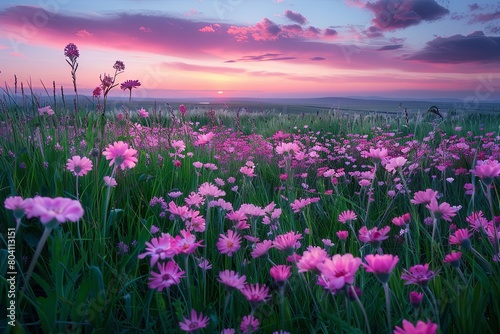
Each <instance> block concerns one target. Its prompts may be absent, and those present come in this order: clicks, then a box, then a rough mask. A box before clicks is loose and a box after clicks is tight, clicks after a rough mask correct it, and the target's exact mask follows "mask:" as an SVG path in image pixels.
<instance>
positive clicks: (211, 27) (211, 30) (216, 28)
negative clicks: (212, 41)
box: [198, 23, 220, 32]
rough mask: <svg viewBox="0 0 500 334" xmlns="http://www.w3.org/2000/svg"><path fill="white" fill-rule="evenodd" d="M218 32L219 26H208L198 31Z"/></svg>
mask: <svg viewBox="0 0 500 334" xmlns="http://www.w3.org/2000/svg"><path fill="white" fill-rule="evenodd" d="M216 30H217V31H220V24H217V23H216V24H211V25H208V26H204V27H203V28H200V29H198V31H200V32H215V31H216Z"/></svg>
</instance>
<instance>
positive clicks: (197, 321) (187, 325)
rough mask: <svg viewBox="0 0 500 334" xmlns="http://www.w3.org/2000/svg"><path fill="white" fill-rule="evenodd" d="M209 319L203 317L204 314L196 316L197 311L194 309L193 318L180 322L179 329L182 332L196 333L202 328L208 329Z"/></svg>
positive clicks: (192, 311)
mask: <svg viewBox="0 0 500 334" xmlns="http://www.w3.org/2000/svg"><path fill="white" fill-rule="evenodd" d="M208 321H209V319H208V317H206V316H203V313H201V312H200V314H199V315H198V314H196V311H195V310H194V309H192V310H191V317H189V318H186V317H185V318H184V321H180V322H179V327H180V328H181V330H183V331H184V332H188V333H191V332H194V331H196V330H198V329H200V328H205V327H207V324H208Z"/></svg>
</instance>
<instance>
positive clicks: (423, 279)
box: [401, 263, 436, 287]
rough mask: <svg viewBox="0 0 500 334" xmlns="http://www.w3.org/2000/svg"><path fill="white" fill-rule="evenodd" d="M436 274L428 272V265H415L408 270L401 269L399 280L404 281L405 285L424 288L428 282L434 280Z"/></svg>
mask: <svg viewBox="0 0 500 334" xmlns="http://www.w3.org/2000/svg"><path fill="white" fill-rule="evenodd" d="M435 275H436V273H434V271H432V270H429V264H428V263H426V264H423V265H422V264H417V265H414V266H413V267H410V270H406V269H403V274H401V279H402V280H404V281H406V283H405V285H407V284H416V285H420V286H421V287H426V286H427V285H428V284H429V281H430V280H431V279H433V278H434V276H435Z"/></svg>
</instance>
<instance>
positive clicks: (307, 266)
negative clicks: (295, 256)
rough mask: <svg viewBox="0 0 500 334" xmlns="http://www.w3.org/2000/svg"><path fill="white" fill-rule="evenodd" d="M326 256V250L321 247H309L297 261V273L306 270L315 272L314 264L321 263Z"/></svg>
mask: <svg viewBox="0 0 500 334" xmlns="http://www.w3.org/2000/svg"><path fill="white" fill-rule="evenodd" d="M326 257H327V253H326V250H324V249H323V248H321V247H317V246H316V247H312V246H311V247H309V248H308V249H307V250H306V251H305V252H304V254H302V258H301V259H300V260H299V262H297V268H299V273H302V272H306V271H309V270H311V271H313V272H317V271H318V270H317V269H316V266H317V265H318V264H320V263H322V262H323V261H324V260H325V259H326Z"/></svg>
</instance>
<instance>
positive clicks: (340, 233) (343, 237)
mask: <svg viewBox="0 0 500 334" xmlns="http://www.w3.org/2000/svg"><path fill="white" fill-rule="evenodd" d="M335 234H337V237H338V238H339V239H340V240H344V241H345V240H346V239H347V237H348V236H349V231H338V232H337V233H335Z"/></svg>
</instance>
